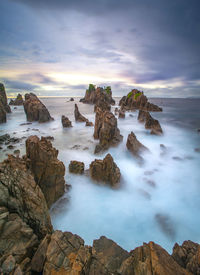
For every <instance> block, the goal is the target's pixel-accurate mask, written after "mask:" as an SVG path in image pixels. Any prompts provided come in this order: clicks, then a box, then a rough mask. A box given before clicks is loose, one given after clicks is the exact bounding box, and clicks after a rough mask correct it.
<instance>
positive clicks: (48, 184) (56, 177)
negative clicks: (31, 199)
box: [26, 136, 65, 207]
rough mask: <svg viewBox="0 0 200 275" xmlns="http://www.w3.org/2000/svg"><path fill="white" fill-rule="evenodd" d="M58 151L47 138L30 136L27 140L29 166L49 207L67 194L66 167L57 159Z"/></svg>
mask: <svg viewBox="0 0 200 275" xmlns="http://www.w3.org/2000/svg"><path fill="white" fill-rule="evenodd" d="M57 156H58V150H56V149H55V148H54V147H53V146H52V144H51V142H50V141H49V140H47V139H46V138H45V137H41V140H40V139H39V138H38V137H37V136H30V137H29V138H28V139H27V140H26V159H27V165H28V166H29V168H30V170H31V171H32V173H33V175H34V178H35V181H36V183H37V184H38V185H39V186H40V188H41V190H42V192H43V193H44V196H45V198H46V202H47V205H48V207H50V206H51V205H52V204H53V203H54V202H55V201H56V200H57V199H59V198H60V197H61V196H62V195H63V194H64V192H65V180H64V175H65V166H64V164H63V163H62V162H61V161H59V160H58V159H57Z"/></svg>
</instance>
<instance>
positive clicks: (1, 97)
mask: <svg viewBox="0 0 200 275" xmlns="http://www.w3.org/2000/svg"><path fill="white" fill-rule="evenodd" d="M0 102H1V104H2V105H3V108H4V110H5V111H6V113H11V109H10V106H9V105H8V100H7V95H6V90H5V87H4V85H3V84H2V83H0Z"/></svg>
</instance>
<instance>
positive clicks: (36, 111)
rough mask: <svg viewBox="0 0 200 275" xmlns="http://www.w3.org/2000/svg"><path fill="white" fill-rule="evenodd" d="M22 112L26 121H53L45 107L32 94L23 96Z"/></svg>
mask: <svg viewBox="0 0 200 275" xmlns="http://www.w3.org/2000/svg"><path fill="white" fill-rule="evenodd" d="M24 111H25V114H26V118H27V120H28V121H30V122H31V121H38V122H47V121H50V120H53V118H52V117H51V116H50V114H49V111H48V110H47V108H46V107H45V105H44V104H43V103H42V102H41V101H40V100H39V99H38V97H37V96H36V95H35V94H33V93H30V94H25V101H24Z"/></svg>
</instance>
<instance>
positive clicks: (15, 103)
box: [9, 94, 24, 106]
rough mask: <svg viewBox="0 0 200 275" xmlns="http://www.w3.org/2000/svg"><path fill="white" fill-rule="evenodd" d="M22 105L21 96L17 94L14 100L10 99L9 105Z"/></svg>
mask: <svg viewBox="0 0 200 275" xmlns="http://www.w3.org/2000/svg"><path fill="white" fill-rule="evenodd" d="M23 104H24V100H23V97H22V95H21V94H18V95H17V97H16V98H15V99H14V100H13V99H11V100H10V102H9V105H14V106H20V105H23Z"/></svg>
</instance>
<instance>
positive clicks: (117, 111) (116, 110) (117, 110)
mask: <svg viewBox="0 0 200 275" xmlns="http://www.w3.org/2000/svg"><path fill="white" fill-rule="evenodd" d="M118 113H119V109H118V108H117V107H116V108H115V115H116V116H117V115H118Z"/></svg>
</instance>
